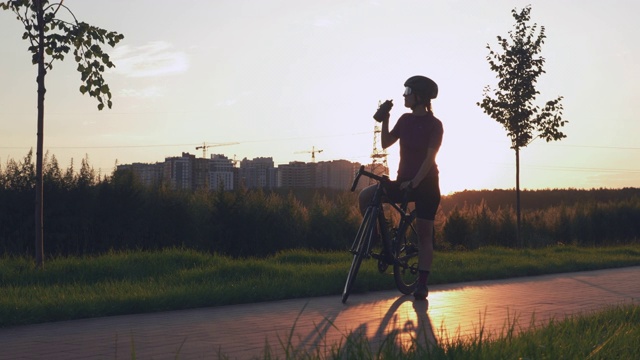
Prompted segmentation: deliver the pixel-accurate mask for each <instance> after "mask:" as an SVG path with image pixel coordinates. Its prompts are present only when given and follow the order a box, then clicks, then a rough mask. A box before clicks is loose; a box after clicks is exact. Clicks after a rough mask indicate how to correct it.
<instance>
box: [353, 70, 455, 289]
mask: <svg viewBox="0 0 640 360" xmlns="http://www.w3.org/2000/svg"><path fill="white" fill-rule="evenodd" d="M404 86H405V90H404V106H405V107H407V108H409V109H411V112H410V113H405V114H403V115H402V116H400V118H399V119H398V121H397V122H396V124H395V126H394V127H393V129H392V130H391V131H389V113H388V111H386V112H385V111H378V112H377V113H376V115H375V116H374V117H375V118H376V120H378V121H380V122H382V132H381V142H382V147H383V148H385V149H386V148H388V147H389V146H391V145H393V144H395V142H396V141H398V140H400V164H399V166H398V175H397V179H396V180H395V181H392V182H391V183H390V186H389V188H388V191H387V195H388V199H386V201H390V202H396V203H399V202H401V201H402V199H403V196H404V191H405V190H406V189H407V188H409V201H414V202H415V209H416V213H417V219H416V231H417V233H418V237H419V253H418V271H419V275H418V284H417V286H416V290H415V292H414V294H413V295H414V297H415V298H416V299H422V300H424V299H426V298H427V296H428V293H429V292H428V288H427V282H428V278H429V273H430V271H431V263H432V262H433V222H434V219H435V215H436V211H437V209H438V206H439V205H440V183H439V176H438V166H437V165H436V161H435V159H436V154H437V153H438V150H439V149H440V145H441V144H442V135H443V127H442V122H441V121H440V120H438V119H437V118H436V117H435V116H434V115H433V110H432V107H431V100H432V99H435V98H436V97H437V96H438V85H437V84H436V83H435V82H434V81H433V80H431V79H429V78H427V77H425V76H421V75H417V76H412V77H410V78H409V79H408V80H407V81H406V82H405V83H404ZM374 191H375V185H372V186H369V187H367V188H365V189H363V190H362V192H360V195H359V205H360V210H361V211H363V212H364V210H365V209H366V208H367V206H368V205H369V202H370V201H371V198H372V196H373V193H374Z"/></svg>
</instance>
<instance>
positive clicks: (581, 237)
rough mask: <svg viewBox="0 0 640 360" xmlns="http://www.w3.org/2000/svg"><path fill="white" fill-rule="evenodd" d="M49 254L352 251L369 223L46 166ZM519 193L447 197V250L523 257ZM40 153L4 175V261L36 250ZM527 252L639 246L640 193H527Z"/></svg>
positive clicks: (315, 198)
mask: <svg viewBox="0 0 640 360" xmlns="http://www.w3.org/2000/svg"><path fill="white" fill-rule="evenodd" d="M44 187H45V194H46V197H45V207H44V217H45V220H46V222H45V223H46V224H47V226H46V228H45V231H44V236H45V238H44V239H45V241H44V246H45V254H47V255H48V256H77V255H96V254H101V253H105V252H109V251H124V250H155V249H162V248H171V247H186V248H191V249H196V250H199V251H205V252H210V253H219V254H224V255H229V256H233V257H249V256H267V255H271V254H274V253H276V252H278V251H282V250H286V249H294V248H307V249H314V250H322V251H326V250H329V251H333V250H335V251H344V250H346V249H347V247H348V246H349V245H350V242H351V240H352V239H353V237H354V236H355V233H356V232H357V229H358V226H359V223H360V220H361V216H360V214H359V212H358V210H357V207H356V203H357V201H356V194H355V193H351V192H349V191H348V190H345V191H331V190H324V191H323V190H310V189H307V190H297V191H294V190H278V191H267V190H254V189H251V190H249V189H239V190H235V191H223V190H218V191H205V190H200V191H177V190H172V189H170V188H167V187H164V186H159V187H155V188H150V187H146V186H143V185H142V184H141V183H140V181H139V180H138V179H137V178H136V176H135V174H134V173H133V172H131V171H129V170H118V171H115V170H114V172H113V173H112V174H109V175H106V174H99V173H96V171H95V170H94V169H93V168H92V167H91V165H90V164H89V160H88V158H85V159H82V161H81V163H80V168H79V169H78V170H76V169H75V168H74V165H73V162H72V163H71V165H70V166H69V167H68V168H66V169H62V168H60V166H59V163H58V161H57V160H56V158H55V156H48V155H47V156H45V160H44ZM512 197H513V192H512V191H508V190H492V191H464V192H460V193H455V194H452V195H448V196H443V199H442V205H441V207H440V209H439V211H438V214H437V217H436V248H437V249H439V250H449V249H475V248H478V247H481V246H488V245H495V246H507V247H514V246H522V245H518V244H517V243H516V241H515V239H516V214H515V211H514V209H513V207H512V206H511V205H510V204H512V203H513V199H510V198H512ZM34 199H35V170H34V165H33V159H32V153H31V152H29V153H28V154H27V155H26V156H25V157H24V159H22V160H21V161H14V160H8V161H7V162H6V164H5V165H4V166H1V167H0V251H2V253H3V254H5V255H17V256H22V255H27V256H31V255H32V254H33V250H34V241H33V238H34V231H35V229H34V222H33V216H34V212H33V202H34ZM523 200H524V201H523V203H524V204H528V203H529V202H531V204H532V205H531V207H530V208H527V207H526V206H525V209H526V211H524V212H523V219H522V221H523V223H522V240H523V243H524V246H527V247H541V246H549V245H555V244H558V243H563V244H577V245H587V246H593V245H608V244H618V243H624V242H633V241H637V240H638V237H639V235H640V189H634V188H630V189H620V190H611V189H594V190H576V189H566V190H539V191H525V192H524V193H523Z"/></svg>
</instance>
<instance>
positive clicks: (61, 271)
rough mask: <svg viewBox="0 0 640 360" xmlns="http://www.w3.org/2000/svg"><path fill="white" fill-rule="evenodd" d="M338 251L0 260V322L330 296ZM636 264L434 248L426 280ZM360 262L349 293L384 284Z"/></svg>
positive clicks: (572, 253)
mask: <svg viewBox="0 0 640 360" xmlns="http://www.w3.org/2000/svg"><path fill="white" fill-rule="evenodd" d="M350 261H351V257H350V256H349V254H348V253H346V252H340V253H318V252H312V251H306V250H298V251H287V252H282V253H279V254H277V255H275V256H272V257H269V258H265V259H231V258H228V257H223V256H220V255H209V254H204V253H198V252H195V251H191V250H185V249H170V250H164V251H159V252H122V253H110V254H107V255H103V256H98V257H67V258H54V259H50V260H48V261H47V263H46V269H45V271H37V270H35V269H34V268H33V263H32V260H31V259H29V258H26V257H20V258H16V257H3V258H2V260H1V261H0V293H2V297H0V326H3V327H6V326H11V325H23V324H32V323H40V322H48V321H59V320H70V319H79V318H87V317H98V316H109V315H122V314H132V313H144V312H155V311H165V310H177V309H186V308H195V307H204V306H217V305H229V304H239V303H251V302H260V301H269V300H279V299H286V298H296V297H307V296H321V295H331V294H339V293H340V292H341V291H342V287H343V285H344V280H345V277H346V273H347V270H348V268H349V264H350ZM633 265H640V245H637V244H636V245H627V246H619V247H606V248H583V247H574V246H558V247H549V248H545V249H535V250H512V249H504V248H482V249H479V250H475V251H469V252H446V253H438V254H436V258H435V260H434V265H433V270H434V271H433V274H432V276H431V278H430V282H431V283H432V284H443V283H454V282H462V281H473V280H489V279H501V278H510V277H517V276H531V275H542V274H550V273H560V272H571V271H581V270H595V269H604V268H614V267H624V266H633ZM394 288H395V285H394V283H393V278H392V276H390V275H387V274H385V275H380V274H379V273H378V271H377V268H376V264H375V262H374V261H365V263H364V264H363V266H362V268H361V270H360V273H359V275H358V279H357V281H356V284H355V288H354V292H362V291H373V290H387V289H394Z"/></svg>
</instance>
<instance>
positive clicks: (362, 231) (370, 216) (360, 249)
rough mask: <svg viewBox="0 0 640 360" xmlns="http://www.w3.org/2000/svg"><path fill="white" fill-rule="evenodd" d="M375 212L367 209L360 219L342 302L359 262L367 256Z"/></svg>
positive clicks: (354, 277) (352, 281) (349, 289)
mask: <svg viewBox="0 0 640 360" xmlns="http://www.w3.org/2000/svg"><path fill="white" fill-rule="evenodd" d="M376 213H377V211H375V209H374V208H369V209H367V211H366V213H365V216H364V218H363V219H362V223H361V224H360V228H359V229H358V234H357V235H356V239H355V240H354V245H355V248H352V249H351V252H352V253H353V261H352V262H351V268H350V269H349V273H348V274H347V281H346V283H345V284H344V290H343V291H342V303H343V304H344V303H346V302H347V298H348V297H349V294H350V293H351V290H352V288H353V284H354V282H355V280H356V275H358V270H360V264H362V260H363V259H364V258H365V257H366V256H367V252H368V250H369V244H370V242H371V236H372V235H373V228H374V226H375V225H376V222H375V219H376Z"/></svg>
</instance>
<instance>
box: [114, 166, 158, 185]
mask: <svg viewBox="0 0 640 360" xmlns="http://www.w3.org/2000/svg"><path fill="white" fill-rule="evenodd" d="M117 170H120V171H121V170H131V171H132V172H133V174H134V176H135V177H136V179H138V181H140V184H142V185H144V186H147V187H155V186H159V185H160V184H161V183H162V174H163V171H164V163H155V164H144V163H133V164H126V165H118V166H117Z"/></svg>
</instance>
